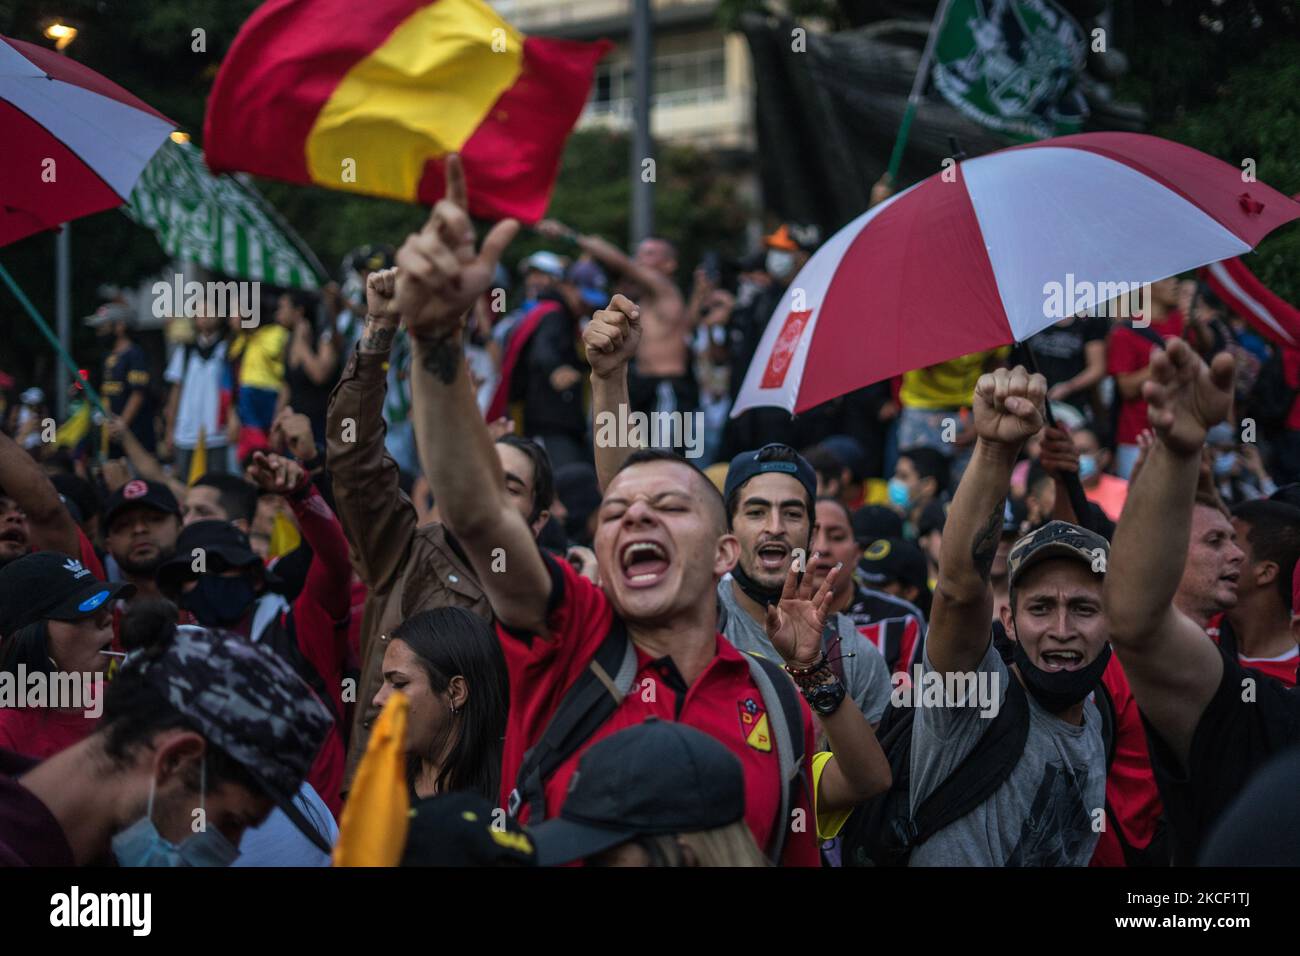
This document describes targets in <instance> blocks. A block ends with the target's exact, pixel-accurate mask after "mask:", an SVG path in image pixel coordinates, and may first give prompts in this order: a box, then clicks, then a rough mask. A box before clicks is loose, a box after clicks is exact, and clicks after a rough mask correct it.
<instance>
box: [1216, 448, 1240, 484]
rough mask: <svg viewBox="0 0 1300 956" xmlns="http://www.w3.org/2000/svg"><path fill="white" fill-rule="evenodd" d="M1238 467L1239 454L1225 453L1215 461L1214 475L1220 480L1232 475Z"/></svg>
mask: <svg viewBox="0 0 1300 956" xmlns="http://www.w3.org/2000/svg"><path fill="white" fill-rule="evenodd" d="M1236 466H1237V453H1236V452H1235V451H1230V452H1225V453H1224V454H1222V455H1220V456H1219V457H1217V458H1215V459H1214V473H1215V474H1216V475H1218V476H1219V477H1220V478H1222V477H1224V476H1225V475H1230V474H1232V469H1233V468H1235V467H1236Z"/></svg>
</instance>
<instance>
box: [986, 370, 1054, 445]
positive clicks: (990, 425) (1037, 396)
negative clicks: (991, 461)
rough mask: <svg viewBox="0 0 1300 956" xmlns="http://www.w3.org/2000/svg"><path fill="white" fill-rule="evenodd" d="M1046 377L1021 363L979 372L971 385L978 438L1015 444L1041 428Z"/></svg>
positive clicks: (996, 443) (1020, 442) (1020, 443)
mask: <svg viewBox="0 0 1300 956" xmlns="http://www.w3.org/2000/svg"><path fill="white" fill-rule="evenodd" d="M1046 395H1047V380H1046V379H1045V378H1043V376H1041V375H1030V374H1029V372H1027V371H1026V370H1025V367H1024V366H1023V365H1017V366H1016V367H1015V368H1013V369H1005V368H1000V369H998V370H996V371H994V372H989V373H988V374H986V375H981V376H980V380H979V381H978V382H977V383H976V384H975V402H974V406H975V407H974V412H975V434H976V436H978V438H979V439H980V440H981V441H985V442H990V443H992V444H995V445H1015V446H1017V447H1019V446H1020V445H1022V444H1024V442H1025V440H1026V439H1028V438H1029V437H1030V436H1031V435H1033V434H1034V433H1035V432H1037V431H1038V430H1039V429H1040V428H1042V427H1043V400H1044V397H1045V396H1046Z"/></svg>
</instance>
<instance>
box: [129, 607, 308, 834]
mask: <svg viewBox="0 0 1300 956" xmlns="http://www.w3.org/2000/svg"><path fill="white" fill-rule="evenodd" d="M123 667H124V668H128V667H134V668H139V669H140V670H141V677H142V678H143V680H144V681H145V683H146V684H148V685H149V686H151V687H153V688H154V689H156V690H157V691H158V692H159V693H161V694H162V696H163V698H164V699H165V700H166V701H167V702H168V703H169V704H171V706H173V707H175V708H176V710H178V711H179V712H180V713H182V714H184V715H185V716H186V717H188V718H189V719H190V720H192V721H193V722H194V723H195V724H196V725H197V726H198V728H199V730H200V731H201V732H202V733H203V736H204V737H206V738H207V739H208V740H209V741H210V742H211V743H212V744H213V745H215V746H217V747H220V748H221V749H222V750H223V751H225V752H226V753H227V754H229V756H230V757H231V759H233V760H234V761H235V762H236V763H238V764H240V765H241V766H242V767H243V768H244V769H245V770H246V771H248V774H249V775H250V776H251V777H252V778H253V779H254V780H256V781H257V782H258V784H259V785H261V787H262V790H263V791H264V792H265V794H266V795H267V796H268V797H270V798H271V799H272V800H274V801H275V804H276V806H278V807H279V808H280V809H281V810H283V811H284V813H285V816H287V817H288V818H289V819H290V820H292V821H293V823H294V825H295V826H296V827H297V828H298V829H299V830H301V831H302V833H303V835H304V836H306V837H307V838H308V839H309V840H311V841H312V843H314V844H316V845H317V846H318V847H320V849H321V850H322V851H323V852H325V853H328V852H330V849H331V847H330V843H329V841H328V840H326V839H325V838H324V837H323V836H322V835H321V834H320V833H319V832H318V831H317V830H316V828H315V827H313V826H312V825H311V824H310V823H309V822H308V821H307V819H306V817H305V816H304V815H303V814H302V812H301V811H299V810H298V808H297V807H296V806H295V805H294V796H295V795H296V794H297V792H298V788H299V787H301V786H302V782H303V780H305V779H306V777H307V771H308V770H309V769H310V768H311V765H312V762H313V761H314V760H315V759H316V754H317V753H318V752H319V751H320V748H321V744H323V743H324V742H325V736H326V734H327V733H328V732H329V729H330V725H331V723H332V722H333V718H332V717H331V716H330V712H329V710H328V709H327V708H326V707H325V705H324V704H323V703H322V702H321V701H320V700H318V699H317V697H316V695H315V693H314V692H313V691H312V690H311V688H310V687H308V686H307V684H306V682H305V681H303V679H302V678H301V677H299V676H298V675H297V673H295V671H294V669H293V667H292V666H290V665H289V663H288V662H286V661H285V660H283V659H282V658H281V657H279V656H278V655H277V654H276V653H275V652H274V651H272V650H271V649H270V648H268V647H264V646H263V645H261V644H255V643H253V642H252V641H250V640H248V639H246V638H244V637H241V636H239V635H236V634H231V633H228V632H225V631H216V630H208V629H206V628H202V627H193V626H189V625H182V626H180V627H178V628H177V629H176V636H175V638H174V639H173V640H172V642H171V644H170V645H169V646H168V647H167V650H166V652H165V653H164V654H163V655H162V656H161V657H157V658H152V659H147V658H145V657H143V656H142V655H138V654H133V655H131V656H130V657H128V658H127V660H126V662H125V663H124V664H123Z"/></svg>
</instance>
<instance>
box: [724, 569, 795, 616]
mask: <svg viewBox="0 0 1300 956" xmlns="http://www.w3.org/2000/svg"><path fill="white" fill-rule="evenodd" d="M731 576H732V577H733V578H735V580H736V583H737V584H739V585H740V590H742V591H744V592H745V593H746V594H747V595H749V598H750V600H751V601H757V602H758V603H759V604H761V605H763V607H770V606H771V605H773V604H775V603H776V602H777V601H779V600H781V590H782V589H781V588H779V587H778V588H769V587H767V586H766V585H764V584H759V583H758V582H757V581H755V580H754V579H753V578H751V577H750V576H749V575H748V574H746V573H745V571H744V569H743V568H741V566H740V565H739V564H737V565H736V566H735V567H734V568H732V569H731Z"/></svg>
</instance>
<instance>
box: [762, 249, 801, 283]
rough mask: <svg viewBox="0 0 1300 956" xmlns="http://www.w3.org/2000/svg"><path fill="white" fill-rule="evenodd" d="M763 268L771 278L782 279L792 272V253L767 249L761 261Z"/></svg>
mask: <svg viewBox="0 0 1300 956" xmlns="http://www.w3.org/2000/svg"><path fill="white" fill-rule="evenodd" d="M763 268H764V269H766V270H767V273H768V275H770V276H772V277H773V278H776V279H784V278H786V277H788V276H789V275H790V273H791V272H792V271H794V253H793V252H786V251H785V250H784V249H769V250H767V257H766V258H765V259H764V260H763Z"/></svg>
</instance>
